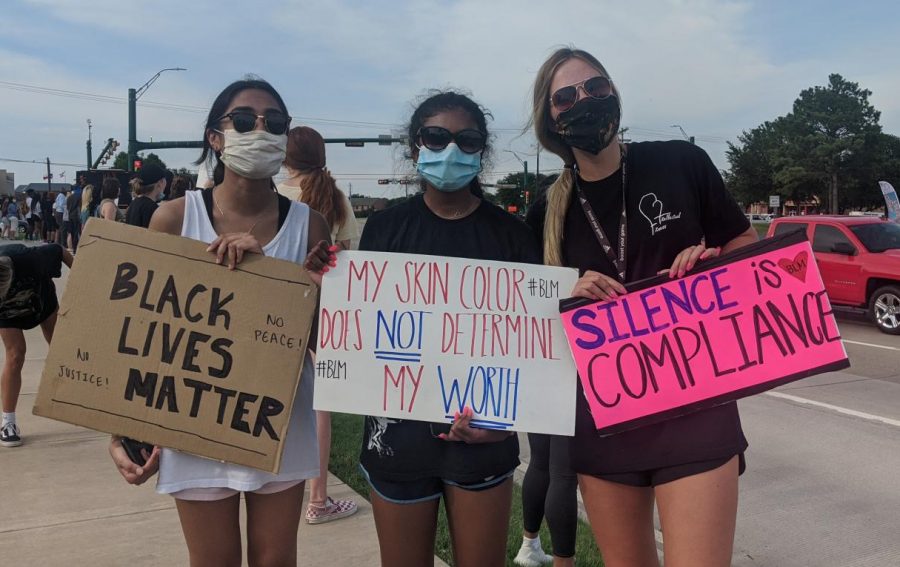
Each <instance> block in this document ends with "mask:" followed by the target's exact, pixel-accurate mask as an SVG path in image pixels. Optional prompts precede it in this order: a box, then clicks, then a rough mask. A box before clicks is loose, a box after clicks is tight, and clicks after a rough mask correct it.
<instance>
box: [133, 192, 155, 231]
mask: <svg viewBox="0 0 900 567" xmlns="http://www.w3.org/2000/svg"><path fill="white" fill-rule="evenodd" d="M157 208H159V205H157V204H156V202H155V201H154V200H153V199H151V198H150V197H147V196H145V195H141V196H140V197H138V198H136V199H135V200H133V201H131V204H130V205H128V212H127V213H126V214H125V222H126V223H128V224H130V225H132V226H142V227H144V228H147V227H148V226H150V218H151V217H152V216H153V213H154V212H155V211H156V209H157Z"/></svg>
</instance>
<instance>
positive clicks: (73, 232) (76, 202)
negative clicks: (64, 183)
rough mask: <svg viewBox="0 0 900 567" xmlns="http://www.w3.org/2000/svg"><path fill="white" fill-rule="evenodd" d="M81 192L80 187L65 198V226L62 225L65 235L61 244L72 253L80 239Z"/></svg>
mask: <svg viewBox="0 0 900 567" xmlns="http://www.w3.org/2000/svg"><path fill="white" fill-rule="evenodd" d="M83 192H84V191H83V189H81V187H76V188H73V189H72V191H71V192H69V194H68V195H67V196H66V211H65V212H66V214H65V215H64V216H65V224H64V225H63V230H64V232H65V233H66V234H65V235H64V236H63V242H65V243H66V244H67V245H68V247H69V249H70V250H72V252H73V253H74V252H75V251H76V250H77V249H78V241H79V240H80V239H81V195H82V193H83Z"/></svg>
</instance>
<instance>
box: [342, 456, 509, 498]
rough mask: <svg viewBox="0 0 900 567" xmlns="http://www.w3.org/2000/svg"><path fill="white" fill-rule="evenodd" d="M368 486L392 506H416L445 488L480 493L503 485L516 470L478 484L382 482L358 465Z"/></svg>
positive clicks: (430, 479) (429, 479)
mask: <svg viewBox="0 0 900 567" xmlns="http://www.w3.org/2000/svg"><path fill="white" fill-rule="evenodd" d="M359 470H360V471H361V472H362V474H363V476H365V477H366V480H367V481H369V486H371V487H372V490H374V491H375V492H376V493H377V494H378V496H380V497H381V498H382V500H387V501H388V502H391V503H393V504H418V503H419V502H427V501H429V500H437V499H438V498H440V497H441V496H443V494H444V490H445V488H446V487H447V486H455V487H457V488H462V489H463V490H468V491H470V492H481V491H482V490H489V489H491V488H494V487H495V486H499V485H500V484H503V482H505V481H506V480H507V479H508V478H512V476H513V473H515V472H516V469H512V470H511V471H509V472H508V473H505V474H501V475H495V476H491V477H488V478H485V479H484V480H482V481H479V482H456V481H453V480H451V479H446V478H438V477H426V478H421V479H416V480H410V481H396V480H383V479H379V478H375V477H373V476H372V475H371V474H369V471H367V470H366V468H365V467H364V466H362V465H359Z"/></svg>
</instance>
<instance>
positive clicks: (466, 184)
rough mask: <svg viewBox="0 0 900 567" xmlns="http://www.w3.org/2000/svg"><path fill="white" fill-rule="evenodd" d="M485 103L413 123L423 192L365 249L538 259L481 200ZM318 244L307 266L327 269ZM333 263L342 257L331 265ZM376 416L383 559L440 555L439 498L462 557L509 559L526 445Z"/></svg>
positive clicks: (429, 111)
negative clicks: (515, 485)
mask: <svg viewBox="0 0 900 567" xmlns="http://www.w3.org/2000/svg"><path fill="white" fill-rule="evenodd" d="M486 122H487V121H486V117H485V113H484V111H483V110H482V109H481V108H480V107H479V106H478V105H477V104H476V103H474V102H473V101H472V100H470V99H469V98H468V97H466V96H464V95H461V94H457V93H454V92H443V93H438V94H435V95H433V96H431V97H429V98H427V99H426V100H425V101H424V102H422V104H421V105H419V107H418V108H417V109H416V111H415V113H414V114H413V116H412V120H411V121H410V125H409V140H410V147H409V150H410V157H411V159H412V160H414V161H415V162H416V164H417V169H418V172H419V175H420V176H421V177H422V180H423V181H422V186H423V189H424V191H423V193H421V194H419V195H416V196H415V197H413V198H411V199H409V200H407V201H405V202H403V203H401V204H399V205H397V206H394V207H392V208H390V209H387V210H385V211H382V212H379V213H375V214H374V215H372V216H371V217H370V218H369V220H368V222H367V223H366V227H365V230H364V231H363V234H362V237H361V240H360V243H359V249H360V250H373V251H380V252H398V253H410V254H431V255H436V256H451V257H458V258H474V259H483V260H499V261H506V262H526V263H537V262H539V261H540V257H539V252H538V246H537V241H536V240H535V239H534V236H533V234H532V233H531V231H530V229H529V228H528V227H527V226H526V225H525V224H524V223H523V222H521V221H520V220H518V219H516V218H515V217H513V216H512V215H510V214H508V213H506V212H504V211H502V210H501V209H500V208H498V207H496V206H495V205H492V204H491V203H489V202H487V201H485V200H483V199H482V191H481V186H480V184H479V182H478V177H477V176H478V173H479V172H480V170H481V161H482V156H483V155H484V154H485V152H486V151H487V139H488V135H487V134H488V133H487V124H486ZM328 250H329V249H328V247H327V246H325V245H324V244H322V245H319V246H318V247H317V249H315V250H314V252H315V253H313V252H311V253H310V256H309V257H308V258H307V268H308V269H311V270H313V271H320V270H325V269H327V266H328V264H329V263H331V262H332V258H333V256H330V255H329V251H328ZM332 265H333V264H332ZM470 412H471V410H469V411H467V412H464V413H465V414H468V415H459V416H457V419H456V421H455V422H454V423H453V425H452V426H449V425H446V424H436V423H434V424H432V423H425V422H421V421H411V420H399V419H388V418H382V417H367V418H366V425H365V433H364V436H363V446H362V452H361V456H360V461H361V463H360V465H361V468H362V470H363V473H364V474H365V475H366V476H367V478H368V480H369V483H370V484H371V486H372V491H371V497H372V508H373V510H374V513H375V524H376V526H377V528H378V541H379V544H380V547H381V562H382V565H391V566H395V565H400V566H403V565H408V566H419V565H431V564H432V562H433V558H434V540H435V533H436V528H437V514H438V505H439V502H440V499H441V497H443V498H445V501H446V507H447V514H448V517H449V520H450V525H451V539H452V542H453V555H454V559H455V562H456V565H461V566H466V565H471V566H476V565H477V566H479V567H481V566H488V567H490V566H495V565H496V566H499V565H504V564H505V562H506V559H505V556H506V540H507V532H508V530H509V514H510V504H511V498H512V475H513V472H514V471H515V469H516V466H517V465H518V464H519V459H518V455H519V446H518V441H517V438H516V437H515V435H513V434H511V433H509V432H503V431H492V430H486V429H476V428H472V427H470V426H469V422H470V420H471V419H472V416H471V414H470Z"/></svg>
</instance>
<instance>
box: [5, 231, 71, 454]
mask: <svg viewBox="0 0 900 567" xmlns="http://www.w3.org/2000/svg"><path fill="white" fill-rule="evenodd" d="M63 263H65V264H66V266H68V267H70V268H71V267H72V255H71V254H69V252H68V251H66V250H64V249H63V248H62V247H60V246H59V245H58V244H49V245H46V246H25V245H24V244H7V245H5V246H2V247H0V338H2V339H3V347H4V348H5V350H6V360H5V361H4V363H3V374H2V375H0V398H2V404H3V415H2V421H0V447H18V446H19V445H21V444H22V433H21V431H20V430H19V426H18V424H17V423H16V405H17V404H18V401H19V391H20V390H21V388H22V367H23V366H24V365H25V351H26V344H25V333H24V332H23V331H27V330H28V329H33V328H34V327H37V326H38V325H40V326H41V331H42V332H43V333H44V338H45V339H47V342H48V343H49V342H50V339H52V338H53V329H54V328H55V326H56V311H57V308H58V306H59V304H58V303H57V300H56V286H55V285H54V284H53V278H58V277H60V275H62V270H61V268H62V264H63Z"/></svg>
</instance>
